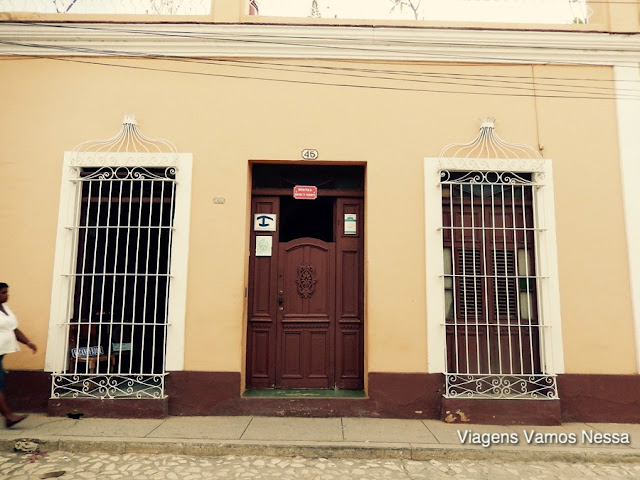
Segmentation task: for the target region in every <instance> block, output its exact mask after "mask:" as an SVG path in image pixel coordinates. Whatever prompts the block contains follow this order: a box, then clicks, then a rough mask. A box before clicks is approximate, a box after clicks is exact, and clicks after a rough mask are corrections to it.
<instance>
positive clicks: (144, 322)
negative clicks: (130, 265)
mask: <svg viewBox="0 0 640 480" xmlns="http://www.w3.org/2000/svg"><path fill="white" fill-rule="evenodd" d="M144 182H145V180H144V179H143V180H142V185H143V186H144ZM149 183H150V184H151V192H150V193H149V223H148V225H147V227H146V230H147V255H146V257H145V265H144V304H143V307H142V308H143V310H142V352H141V355H140V373H143V372H144V354H145V347H146V343H147V337H146V334H147V306H148V303H149V300H148V296H147V295H148V292H147V290H148V289H149V263H150V258H149V255H150V254H151V224H152V222H153V190H154V187H155V183H156V182H155V180H153V179H150V180H149ZM140 201H142V195H141V198H140Z"/></svg>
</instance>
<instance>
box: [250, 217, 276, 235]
mask: <svg viewBox="0 0 640 480" xmlns="http://www.w3.org/2000/svg"><path fill="white" fill-rule="evenodd" d="M253 230H254V231H256V232H275V231H276V214H275V213H256V214H255V215H254V216H253Z"/></svg>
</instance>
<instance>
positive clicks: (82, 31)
mask: <svg viewBox="0 0 640 480" xmlns="http://www.w3.org/2000/svg"><path fill="white" fill-rule="evenodd" d="M0 55H1V56H15V55H17V56H132V57H138V56H171V57H260V58H305V59H359V60H386V61H393V60H403V61H425V62H431V61H433V62H440V61H446V62H465V63H539V64H574V65H575V64H580V65H623V64H637V63H640V34H613V33H597V32H557V31H523V30H490V29H482V30H476V29H462V28H399V27H373V26H318V25H307V26H300V25H259V24H187V23H184V24H176V23H171V24H147V23H128V24H127V23H25V22H0Z"/></svg>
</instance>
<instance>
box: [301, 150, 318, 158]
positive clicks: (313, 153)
mask: <svg viewBox="0 0 640 480" xmlns="http://www.w3.org/2000/svg"><path fill="white" fill-rule="evenodd" d="M302 158H304V159H305V160H315V159H317V158H318V151H317V150H313V149H310V148H308V149H306V150H302Z"/></svg>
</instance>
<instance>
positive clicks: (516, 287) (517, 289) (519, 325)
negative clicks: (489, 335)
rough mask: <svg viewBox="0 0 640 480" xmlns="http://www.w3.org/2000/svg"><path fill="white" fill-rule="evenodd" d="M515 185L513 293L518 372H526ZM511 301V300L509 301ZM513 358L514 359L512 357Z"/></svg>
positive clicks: (513, 201)
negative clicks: (516, 330)
mask: <svg viewBox="0 0 640 480" xmlns="http://www.w3.org/2000/svg"><path fill="white" fill-rule="evenodd" d="M515 188H516V187H515V185H514V184H511V202H512V205H511V221H512V222H513V269H514V271H513V274H514V278H515V285H514V292H513V295H514V296H515V299H516V302H515V305H516V311H515V316H516V327H515V328H517V329H518V348H519V349H520V351H519V355H518V357H519V363H520V371H519V372H517V373H519V374H521V375H522V374H524V363H523V362H524V350H523V347H522V318H521V315H520V285H519V279H518V246H519V245H518V230H519V229H518V221H517V217H516V190H515ZM520 190H521V200H520V202H519V203H520V204H521V206H522V208H523V209H524V207H525V202H524V186H523V185H521V186H520ZM523 227H526V224H525V225H523ZM522 234H523V235H526V234H527V231H526V229H523V230H522ZM509 303H511V302H509ZM509 318H511V316H509ZM509 329H511V327H509ZM512 360H513V359H512Z"/></svg>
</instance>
